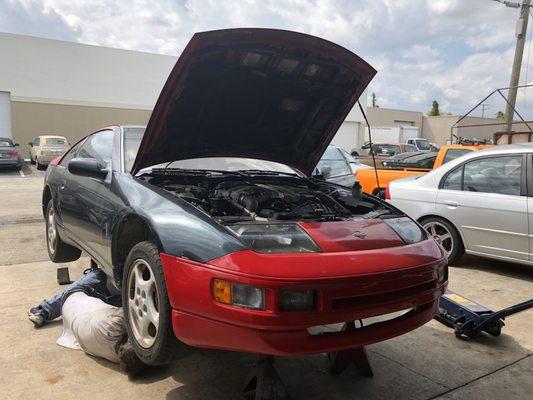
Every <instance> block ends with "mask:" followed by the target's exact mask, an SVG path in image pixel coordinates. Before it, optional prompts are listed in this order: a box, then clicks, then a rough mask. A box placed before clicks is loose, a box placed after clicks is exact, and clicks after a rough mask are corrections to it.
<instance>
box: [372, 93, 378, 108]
mask: <svg viewBox="0 0 533 400" xmlns="http://www.w3.org/2000/svg"><path fill="white" fill-rule="evenodd" d="M372 107H379V106H378V105H377V104H376V94H375V93H372Z"/></svg>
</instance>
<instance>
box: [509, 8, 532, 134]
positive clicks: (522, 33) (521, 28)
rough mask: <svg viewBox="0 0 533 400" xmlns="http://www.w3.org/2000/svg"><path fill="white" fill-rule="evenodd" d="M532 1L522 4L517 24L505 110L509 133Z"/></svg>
mask: <svg viewBox="0 0 533 400" xmlns="http://www.w3.org/2000/svg"><path fill="white" fill-rule="evenodd" d="M530 3H531V0H524V1H523V2H522V9H521V10H520V18H518V21H517V23H516V49H515V53H514V60H513V70H512V73H511V82H510V84H509V86H510V87H511V88H512V89H510V90H509V95H508V100H509V102H508V104H507V106H506V108H505V121H506V122H507V131H508V132H509V131H511V129H512V126H513V125H512V122H513V116H514V108H515V105H516V93H517V89H516V88H515V86H518V83H519V81H520V69H521V67H522V56H523V55H524V44H525V43H526V32H527V22H528V20H529V6H530Z"/></svg>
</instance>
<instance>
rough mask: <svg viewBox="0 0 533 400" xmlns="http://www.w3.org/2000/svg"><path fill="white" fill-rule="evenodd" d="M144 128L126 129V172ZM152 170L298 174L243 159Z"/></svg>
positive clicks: (167, 165)
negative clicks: (179, 169)
mask: <svg viewBox="0 0 533 400" xmlns="http://www.w3.org/2000/svg"><path fill="white" fill-rule="evenodd" d="M143 134H144V128H124V170H125V171H127V172H129V171H131V168H132V167H133V162H134V161H135V157H136V156H137V151H138V150H139V146H140V144H141V140H142V137H143ZM151 168H181V169H191V170H205V171H208V170H215V171H230V172H231V171H265V172H268V171H270V172H279V173H285V174H296V173H297V171H295V170H293V169H292V168H290V167H288V166H286V165H283V164H280V163H276V162H273V161H264V160H256V159H251V158H241V157H204V158H195V159H190V160H179V161H173V162H171V163H165V164H158V165H153V166H152V167H151Z"/></svg>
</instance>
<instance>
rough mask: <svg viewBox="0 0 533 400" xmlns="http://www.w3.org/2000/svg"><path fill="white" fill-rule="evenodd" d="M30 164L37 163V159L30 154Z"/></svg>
mask: <svg viewBox="0 0 533 400" xmlns="http://www.w3.org/2000/svg"><path fill="white" fill-rule="evenodd" d="M30 164H35V160H34V159H33V157H32V156H30Z"/></svg>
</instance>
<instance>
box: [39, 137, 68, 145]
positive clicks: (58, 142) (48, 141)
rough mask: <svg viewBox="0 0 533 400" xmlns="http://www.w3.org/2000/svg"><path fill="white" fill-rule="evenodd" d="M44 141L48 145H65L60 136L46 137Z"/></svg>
mask: <svg viewBox="0 0 533 400" xmlns="http://www.w3.org/2000/svg"><path fill="white" fill-rule="evenodd" d="M44 143H45V144H46V145H48V146H65V145H66V144H67V141H66V140H65V139H62V138H50V139H46V140H45V141H44Z"/></svg>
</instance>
